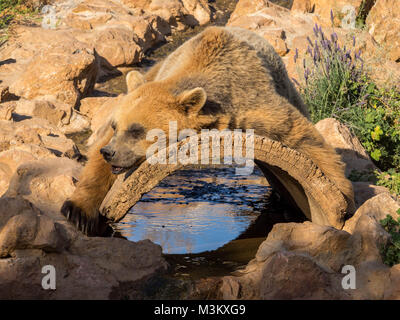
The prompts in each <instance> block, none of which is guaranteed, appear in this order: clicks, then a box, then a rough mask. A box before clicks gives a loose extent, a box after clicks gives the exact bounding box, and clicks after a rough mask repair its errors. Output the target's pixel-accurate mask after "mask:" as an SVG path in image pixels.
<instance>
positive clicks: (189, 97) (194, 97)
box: [178, 88, 207, 115]
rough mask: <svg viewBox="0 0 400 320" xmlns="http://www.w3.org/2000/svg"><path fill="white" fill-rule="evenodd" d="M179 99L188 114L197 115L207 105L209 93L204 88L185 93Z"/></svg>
mask: <svg viewBox="0 0 400 320" xmlns="http://www.w3.org/2000/svg"><path fill="white" fill-rule="evenodd" d="M178 98H179V102H180V104H181V107H182V108H183V110H184V112H185V113H186V114H188V115H196V114H198V112H199V111H200V109H201V108H202V107H203V106H204V104H205V103H206V100H207V93H206V91H205V90H204V89H203V88H194V89H192V90H187V91H184V92H183V93H181V94H180V95H179V97H178Z"/></svg>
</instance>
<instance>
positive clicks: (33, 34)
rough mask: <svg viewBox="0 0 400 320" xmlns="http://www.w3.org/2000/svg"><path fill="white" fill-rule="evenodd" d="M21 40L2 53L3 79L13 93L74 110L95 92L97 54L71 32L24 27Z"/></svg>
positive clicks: (21, 28) (0, 58) (6, 46)
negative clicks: (44, 100)
mask: <svg viewBox="0 0 400 320" xmlns="http://www.w3.org/2000/svg"><path fill="white" fill-rule="evenodd" d="M17 32H18V35H19V36H18V38H17V39H13V40H12V41H9V42H7V43H6V45H5V46H3V48H1V50H0V60H10V61H13V62H12V63H8V64H2V65H0V75H1V78H2V80H3V82H4V85H7V86H8V87H9V89H8V90H9V92H10V93H12V94H14V95H16V96H20V97H23V98H26V99H34V98H38V97H51V98H53V99H55V100H57V101H60V102H62V103H66V104H68V105H70V106H72V107H73V106H75V105H76V104H77V103H78V101H79V99H80V98H82V97H83V96H85V95H86V94H87V93H88V92H90V90H91V89H92V88H93V85H94V83H95V81H96V77H97V70H98V63H97V60H96V56H95V53H94V51H93V50H92V49H91V48H90V47H89V48H88V46H87V45H86V44H85V43H82V42H79V41H77V40H76V38H75V37H74V36H73V35H72V34H71V32H68V31H63V30H43V29H40V28H29V27H20V28H18V31H17Z"/></svg>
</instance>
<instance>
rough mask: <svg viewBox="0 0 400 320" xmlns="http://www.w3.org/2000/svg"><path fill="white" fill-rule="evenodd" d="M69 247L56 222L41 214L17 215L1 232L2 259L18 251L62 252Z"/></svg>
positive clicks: (0, 248) (0, 255)
mask: <svg viewBox="0 0 400 320" xmlns="http://www.w3.org/2000/svg"><path fill="white" fill-rule="evenodd" d="M66 245H67V242H66V240H65V239H63V235H62V234H61V233H60V231H59V229H58V228H57V225H56V224H55V223H54V221H53V220H52V219H50V218H48V217H46V216H43V215H40V213H39V214H34V213H33V212H31V213H23V214H17V215H15V216H13V217H12V218H11V219H9V220H8V222H7V224H6V225H5V226H4V227H3V228H2V229H1V231H0V257H1V258H4V257H8V256H10V255H11V253H12V252H13V251H15V250H17V249H42V250H44V251H45V252H46V251H50V252H52V251H56V252H61V251H62V250H63V249H64V248H65V247H66Z"/></svg>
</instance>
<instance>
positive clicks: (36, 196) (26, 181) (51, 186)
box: [5, 158, 82, 214]
mask: <svg viewBox="0 0 400 320" xmlns="http://www.w3.org/2000/svg"><path fill="white" fill-rule="evenodd" d="M81 168H82V167H81V165H80V164H78V163H77V162H75V161H73V160H70V159H67V158H53V159H41V160H36V161H30V162H25V163H23V164H22V165H20V166H19V167H18V169H17V170H16V172H15V173H14V175H13V176H12V178H11V181H10V184H9V187H8V190H7V192H6V193H5V195H6V196H8V197H17V196H21V197H23V198H25V199H27V200H29V201H30V202H31V203H33V204H34V205H35V206H36V207H38V208H39V209H41V210H42V211H43V212H47V213H50V212H57V213H58V211H59V209H60V208H61V205H62V203H63V202H64V201H65V199H67V198H68V197H70V196H71V195H72V193H73V192H74V190H75V183H76V182H77V181H78V178H79V173H80V170H81ZM58 214H59V213H58Z"/></svg>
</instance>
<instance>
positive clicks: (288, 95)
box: [63, 27, 354, 231]
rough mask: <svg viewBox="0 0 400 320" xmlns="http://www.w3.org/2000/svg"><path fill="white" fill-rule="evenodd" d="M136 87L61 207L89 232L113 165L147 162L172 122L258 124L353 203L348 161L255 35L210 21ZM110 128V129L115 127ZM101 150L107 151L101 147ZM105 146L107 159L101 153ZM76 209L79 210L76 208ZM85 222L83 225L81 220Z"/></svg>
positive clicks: (132, 78)
mask: <svg viewBox="0 0 400 320" xmlns="http://www.w3.org/2000/svg"><path fill="white" fill-rule="evenodd" d="M127 82H128V88H129V90H130V92H128V94H127V95H126V97H125V98H124V99H123V102H122V104H121V105H119V106H117V107H116V109H115V112H114V114H113V116H112V121H111V122H110V123H105V129H103V130H104V131H107V133H108V134H107V135H103V137H102V139H100V140H99V141H98V143H96V144H95V145H94V146H93V147H92V149H91V151H90V155H89V161H88V163H87V165H86V168H85V170H84V171H83V173H82V176H81V179H80V181H79V184H78V187H77V189H76V191H75V193H74V195H73V196H72V198H71V199H70V200H69V202H67V207H64V208H63V213H64V214H65V215H68V213H69V212H79V214H77V215H80V218H79V219H78V218H76V217H73V218H72V219H70V220H73V221H74V222H75V223H76V224H77V225H78V226H79V228H80V229H81V230H83V231H86V228H87V227H86V224H87V223H86V221H91V222H92V223H93V225H95V224H96V221H97V217H98V208H99V206H100V204H101V200H102V199H103V198H104V196H105V195H106V193H107V191H108V190H109V188H110V186H111V185H112V182H113V179H114V178H113V175H112V174H111V170H110V168H111V167H110V164H111V165H112V166H114V167H120V168H129V167H134V166H137V165H139V164H140V163H141V162H142V161H144V159H145V157H144V155H145V152H146V149H147V148H148V147H149V145H150V144H152V142H150V141H146V139H145V133H146V132H148V131H149V130H151V129H154V128H159V129H162V130H164V132H166V133H168V128H169V122H170V121H177V124H178V130H180V129H183V128H191V129H194V130H196V131H200V130H201V129H203V128H217V129H220V130H222V129H225V128H228V129H243V130H244V129H254V130H255V133H256V134H258V135H261V136H266V137H269V138H271V139H274V140H277V141H280V142H282V143H284V144H285V145H287V146H288V147H290V148H293V149H296V150H298V151H300V152H301V153H303V154H305V155H306V156H308V157H309V158H310V159H312V160H313V161H314V162H315V163H316V164H317V165H318V166H319V168H320V169H321V170H322V171H323V172H324V174H325V175H326V176H327V177H328V178H329V179H330V180H331V181H332V182H333V183H334V184H336V186H337V187H338V188H339V190H340V191H341V192H342V193H343V194H344V195H345V197H346V198H347V200H348V202H349V211H352V210H353V209H354V200H353V197H354V196H353V189H352V185H351V183H350V181H349V180H347V179H346V177H345V174H344V164H343V163H342V162H341V160H340V157H339V155H337V154H336V152H335V151H334V149H333V148H332V147H331V146H329V145H328V144H327V143H326V142H325V140H324V139H323V137H322V136H321V135H320V134H319V132H318V131H317V130H316V129H315V128H314V126H313V125H312V124H311V123H310V122H309V120H308V117H309V115H308V112H307V109H306V107H305V106H304V104H303V102H302V100H301V98H300V96H299V94H298V92H297V91H296V90H295V88H294V86H293V84H292V82H291V81H290V80H289V78H288V75H287V72H286V69H285V67H284V64H283V62H282V60H281V58H280V57H279V56H278V55H277V53H276V52H275V51H274V49H273V48H272V46H271V45H270V44H269V43H268V42H267V41H265V40H264V39H263V38H261V37H259V36H258V35H256V34H255V33H252V32H250V31H247V30H244V29H239V28H221V27H210V28H207V29H206V30H205V31H203V32H202V33H201V34H199V35H197V36H196V37H194V38H192V39H191V40H189V41H187V42H186V43H184V44H183V45H182V46H181V47H179V48H178V49H177V50H176V51H175V52H173V53H172V54H171V55H169V56H168V57H167V58H166V59H165V60H164V61H162V62H160V63H158V64H157V65H155V66H154V67H153V68H152V69H151V70H150V71H149V72H148V73H147V74H146V75H145V76H144V77H143V76H141V75H140V74H139V73H137V72H136V73H133V74H130V75H129V76H128V77H127ZM110 126H111V127H112V130H111V129H110ZM102 148H103V149H102ZM100 149H101V150H102V152H103V153H104V152H105V151H107V153H108V154H109V155H110V156H109V157H108V156H107V157H106V158H107V160H108V162H106V161H104V159H103V157H102V156H101V155H100V152H99V151H100ZM77 208H78V209H77ZM78 221H79V223H78Z"/></svg>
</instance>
